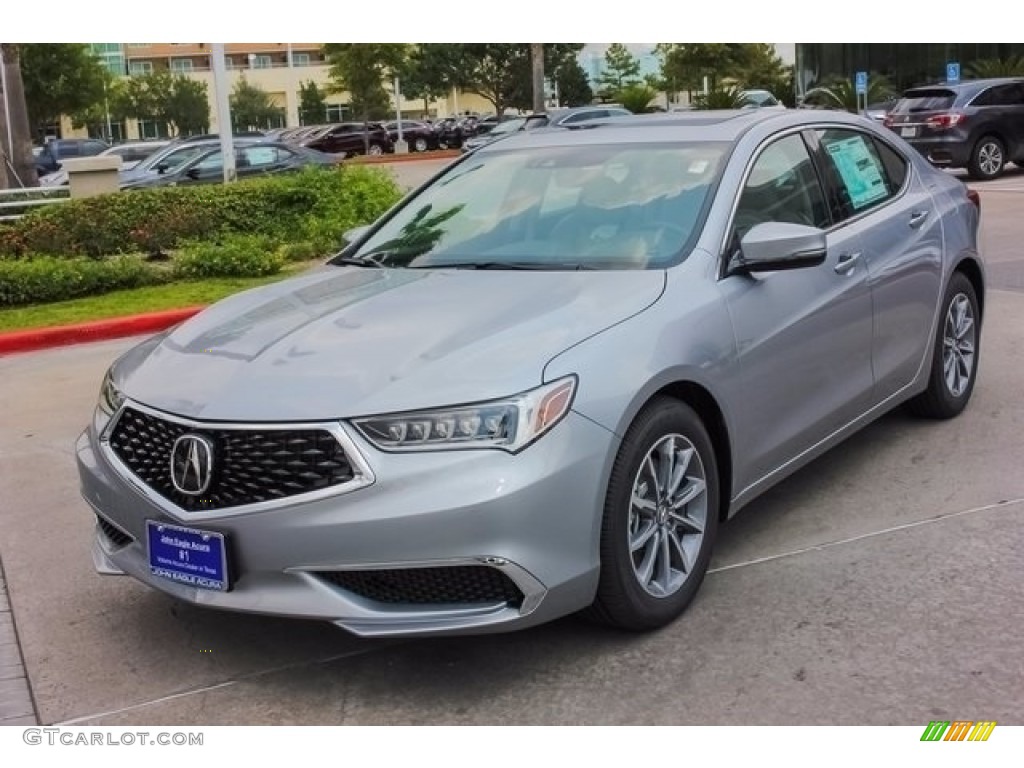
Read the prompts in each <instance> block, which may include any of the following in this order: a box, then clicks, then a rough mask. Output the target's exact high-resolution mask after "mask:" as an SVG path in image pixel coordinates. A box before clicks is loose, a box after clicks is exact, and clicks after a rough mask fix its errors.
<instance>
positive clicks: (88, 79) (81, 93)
mask: <svg viewBox="0 0 1024 768" xmlns="http://www.w3.org/2000/svg"><path fill="white" fill-rule="evenodd" d="M9 45H11V44H9ZM18 47H19V49H20V55H21V69H22V79H23V81H24V84H25V101H26V103H27V104H28V112H29V121H30V123H31V126H32V130H33V131H35V133H36V134H37V135H40V136H41V135H43V133H44V132H45V130H46V126H48V125H50V124H52V123H55V122H57V121H58V120H59V119H60V116H61V115H71V114H75V113H79V112H82V111H83V110H86V109H88V108H89V107H92V106H95V105H96V104H99V103H102V101H103V82H104V81H103V74H104V72H105V71H107V70H106V68H105V67H104V66H103V64H101V63H100V61H99V59H97V58H96V56H94V55H93V54H92V51H90V50H89V46H87V45H84V44H82V43H45V44H29V43H21V44H18Z"/></svg>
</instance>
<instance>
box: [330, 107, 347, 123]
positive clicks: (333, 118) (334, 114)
mask: <svg viewBox="0 0 1024 768" xmlns="http://www.w3.org/2000/svg"><path fill="white" fill-rule="evenodd" d="M347 111H348V105H347V104H344V105H343V104H328V105H327V122H328V123H340V122H342V121H343V120H344V119H345V113H346V112H347Z"/></svg>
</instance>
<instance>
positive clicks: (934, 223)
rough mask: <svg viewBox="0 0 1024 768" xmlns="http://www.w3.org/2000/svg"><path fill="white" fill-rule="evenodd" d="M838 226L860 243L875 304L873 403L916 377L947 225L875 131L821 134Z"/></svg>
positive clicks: (923, 189) (938, 283)
mask: <svg viewBox="0 0 1024 768" xmlns="http://www.w3.org/2000/svg"><path fill="white" fill-rule="evenodd" d="M816 135H817V137H818V140H819V142H820V146H821V155H822V157H823V165H824V167H825V168H826V172H827V175H828V176H829V179H830V183H831V184H832V185H834V188H835V189H836V190H837V192H838V198H839V213H838V219H839V223H840V225H841V226H842V227H843V228H846V229H849V230H850V231H851V232H855V233H856V234H857V236H858V237H859V238H860V241H861V246H862V250H861V260H862V261H863V268H866V270H867V279H868V286H869V288H870V290H871V298H872V306H873V328H872V342H871V362H872V368H873V371H874V379H875V395H874V400H875V401H876V402H880V401H882V400H884V399H885V398H887V397H889V396H890V395H892V394H894V393H895V392H897V391H899V390H900V389H902V388H903V387H905V386H906V385H908V384H909V383H910V382H911V381H913V379H914V377H915V375H916V374H917V372H918V370H919V368H920V366H921V363H922V361H923V359H924V356H925V353H926V351H927V349H928V345H929V344H930V341H931V338H932V332H931V325H932V320H933V318H934V314H935V301H936V297H937V296H938V295H939V291H940V286H941V282H942V223H941V221H939V218H938V211H937V210H936V208H935V204H934V202H933V200H932V196H931V193H930V192H929V191H928V189H927V188H926V187H925V186H924V184H923V183H922V181H921V179H920V178H918V176H917V174H916V173H914V171H913V165H912V164H911V162H910V160H909V159H908V158H906V157H904V156H903V155H902V154H901V153H900V152H899V151H897V150H896V149H895V148H894V147H892V146H891V145H889V144H888V143H887V142H885V141H882V140H881V139H879V138H878V137H876V136H873V135H872V134H871V133H870V132H868V131H859V130H856V129H851V128H845V127H844V128H838V127H837V128H822V129H819V130H818V131H816Z"/></svg>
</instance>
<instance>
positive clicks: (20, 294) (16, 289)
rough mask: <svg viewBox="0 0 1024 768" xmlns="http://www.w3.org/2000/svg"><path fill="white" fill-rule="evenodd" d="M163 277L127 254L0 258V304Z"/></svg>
mask: <svg viewBox="0 0 1024 768" xmlns="http://www.w3.org/2000/svg"><path fill="white" fill-rule="evenodd" d="M164 280H166V274H165V273H163V272H161V271H160V270H158V269H156V268H155V267H153V266H151V265H149V264H146V263H144V262H142V261H140V260H139V259H137V258H133V257H130V256H124V257H118V258H113V259H108V260H106V261H93V260H91V259H56V258H52V257H46V256H40V257H37V258H33V259H31V260H28V259H26V260H8V261H0V306H15V305H19V304H33V303H36V302H45V301H61V300H63V299H73V298H75V297H78V296H86V295H89V294H94V293H105V292H106V291H113V290H116V289H118V288H136V287H138V286H140V285H153V284H155V283H159V282H163V281H164Z"/></svg>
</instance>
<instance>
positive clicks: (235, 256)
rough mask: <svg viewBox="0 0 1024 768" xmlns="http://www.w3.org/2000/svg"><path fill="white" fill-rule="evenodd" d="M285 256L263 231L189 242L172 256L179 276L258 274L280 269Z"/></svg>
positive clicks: (271, 272) (266, 273)
mask: <svg viewBox="0 0 1024 768" xmlns="http://www.w3.org/2000/svg"><path fill="white" fill-rule="evenodd" d="M283 265H284V257H283V255H282V254H281V252H280V250H279V249H277V248H275V247H274V244H273V241H272V240H271V238H269V237H267V236H266V235H227V236H225V237H224V238H223V239H222V240H221V241H220V242H192V243H187V244H185V245H184V246H182V248H181V250H180V251H179V252H178V254H177V256H176V257H175V259H174V274H175V275H176V276H178V277H185V278H188V277H260V276H262V275H273V274H275V273H277V272H280V271H281V267H282V266H283Z"/></svg>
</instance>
